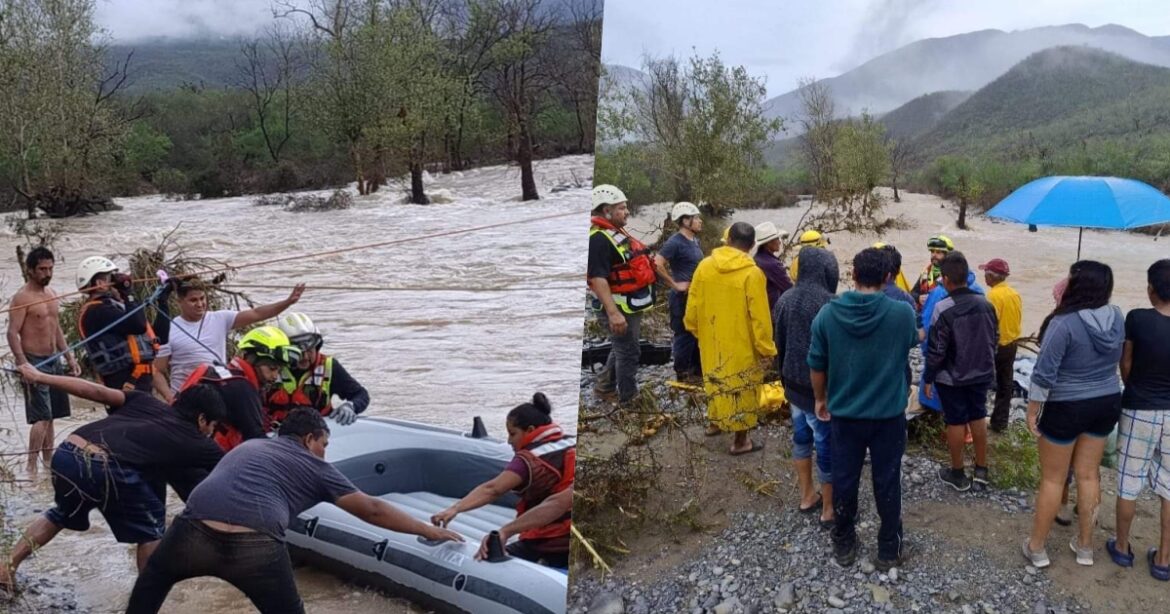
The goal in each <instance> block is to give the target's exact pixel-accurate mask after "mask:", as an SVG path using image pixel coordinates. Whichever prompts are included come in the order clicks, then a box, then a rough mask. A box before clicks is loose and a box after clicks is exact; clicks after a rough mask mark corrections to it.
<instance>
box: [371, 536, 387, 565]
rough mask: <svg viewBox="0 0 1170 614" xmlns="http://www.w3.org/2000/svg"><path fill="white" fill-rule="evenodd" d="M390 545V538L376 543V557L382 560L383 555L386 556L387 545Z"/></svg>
mask: <svg viewBox="0 0 1170 614" xmlns="http://www.w3.org/2000/svg"><path fill="white" fill-rule="evenodd" d="M389 545H390V540H388V539H384V540H382V541H380V542H378V543H376V544H374V558H376V559H378V560H379V561H381V560H382V557H383V556H385V554H386V547H387V546H389Z"/></svg>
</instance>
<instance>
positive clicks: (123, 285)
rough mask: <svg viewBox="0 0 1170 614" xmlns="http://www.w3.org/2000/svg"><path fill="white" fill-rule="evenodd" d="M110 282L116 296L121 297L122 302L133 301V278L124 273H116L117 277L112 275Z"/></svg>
mask: <svg viewBox="0 0 1170 614" xmlns="http://www.w3.org/2000/svg"><path fill="white" fill-rule="evenodd" d="M110 282H111V284H112V285H113V286H114V290H115V291H117V292H118V294H120V295H122V299H123V300H126V301H129V300H132V299H133V297H134V293H133V290H132V287H133V285H134V278H133V277H130V276H129V275H127V274H125V273H118V274H117V275H114V277H113V279H111V280H110Z"/></svg>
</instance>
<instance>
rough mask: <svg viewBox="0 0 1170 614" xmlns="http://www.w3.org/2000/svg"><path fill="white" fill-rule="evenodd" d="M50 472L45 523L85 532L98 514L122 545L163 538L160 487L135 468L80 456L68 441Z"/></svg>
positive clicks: (163, 508) (56, 454)
mask: <svg viewBox="0 0 1170 614" xmlns="http://www.w3.org/2000/svg"><path fill="white" fill-rule="evenodd" d="M52 468H53V477H52V481H53V501H54V503H55V505H54V507H52V508H49V509H48V510H46V511H45V517H46V518H48V519H49V522H52V523H53V524H55V525H57V526H59V527H62V528H65V529H69V530H70V531H88V530H89V513H90V512H91V511H93V510H95V509H96V510H98V511H99V512H101V514H102V516H103V517H104V518H105V519H106V522H107V523H108V524H109V525H110V532H111V533H113V534H114V539H116V540H118V541H119V542H120V543H123V544H144V543H148V542H152V541H156V540H158V539H160V538H162V536H163V531H164V530H165V529H166V527H165V526H164V524H163V523H164V519H165V518H166V505H165V504H164V501H166V490H165V488H166V487H165V485H164V484H162V483H160V482H156V481H150V480H148V479H147V477H146V476H144V475H143V474H142V472H140V471H139V470H138V469H136V468H134V467H131V466H128V465H121V464H119V463H118V462H117V461H116V460H113V459H110V458H108V457H104V456H95V455H93V454H90V453H88V452H83V451H81V450H80V449H78V448H77V446H75V445H73V444H72V443H69V442H68V441H66V442H62V443H61V445H59V446H57V451H56V452H54V453H53V461H52ZM160 490H161V491H162V492H161V496H160V492H159V491H160Z"/></svg>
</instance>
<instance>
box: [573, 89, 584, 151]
mask: <svg viewBox="0 0 1170 614" xmlns="http://www.w3.org/2000/svg"><path fill="white" fill-rule="evenodd" d="M573 111H574V112H575V113H576V114H577V151H576V152H574V153H585V118H584V117H582V115H581V105H580V103H577V102H574V103H573Z"/></svg>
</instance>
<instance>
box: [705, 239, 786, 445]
mask: <svg viewBox="0 0 1170 614" xmlns="http://www.w3.org/2000/svg"><path fill="white" fill-rule="evenodd" d="M755 241H756V229H755V228H753V227H752V225H751V224H747V223H744V222H736V223H734V224H732V225H731V227H730V228H729V229H728V238H727V245H725V246H723V247H717V248H715V249H714V250H713V251H712V252H711V255H710V256H708V257H706V258H704V259H703V261H702V262H700V263H699V267H698V268H697V269H695V277H694V278H693V279H692V280H691V291H690V293H691V296H690V298H689V299H688V302H687V313H686V317H685V319H684V324H685V325H686V327H687V330H689V331H691V332H692V333H694V334H695V337H697V338H698V339H699V347H700V348H702V352H701V356H700V358H701V359H702V361H703V385H704V388H705V390H706V392H707V417H708V419H709V420H710V422H711V426H712V427H714V428H712V429H710V430H708V433H709V434H718V433H719V432H720V431H722V432H725V433H733V434H734V435H733V438H732V442H731V455H732V456H738V455H740V454H747V453H749V452H757V451H759V450H762V449H763V448H764V445H763V443H759V442H753V441H752V440H751V438H750V437H749V436H748V431H749V430H751V429H753V428H755V426H756V422H757V420H758V418H759V416H758V414H759V388H760V385H761V384H763V383H764V375H765V373H767V372H768V371H770V370H771V368H772V366H773V364H774V359H775V356H776V343H775V341H774V340H773V339H772V314H771V312H769V311H768V290H767V281H766V280H765V278H764V272H763V271H761V270H760V268H759V267H757V266H756V263H755V262H754V261H752V259H751V258H749V257H748V255H747V253H748V251H750V250H751V249H752V247H754V246H755V244H756V243H755ZM714 429H718V430H714Z"/></svg>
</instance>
